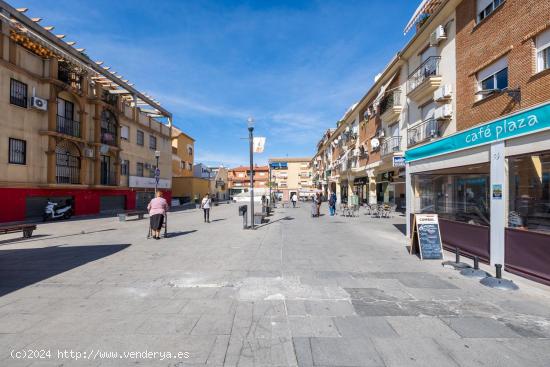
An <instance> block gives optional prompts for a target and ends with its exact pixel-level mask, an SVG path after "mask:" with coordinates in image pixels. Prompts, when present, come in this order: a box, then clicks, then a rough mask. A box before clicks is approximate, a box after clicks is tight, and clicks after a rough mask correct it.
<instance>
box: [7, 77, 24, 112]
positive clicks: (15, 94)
mask: <svg viewBox="0 0 550 367" xmlns="http://www.w3.org/2000/svg"><path fill="white" fill-rule="evenodd" d="M10 103H11V104H13V105H16V106H19V107H25V108H27V84H25V83H21V82H20V81H19V80H15V79H11V82H10Z"/></svg>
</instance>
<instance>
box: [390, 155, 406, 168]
mask: <svg viewBox="0 0 550 367" xmlns="http://www.w3.org/2000/svg"><path fill="white" fill-rule="evenodd" d="M393 166H394V167H405V166H406V164H405V157H403V156H395V157H393Z"/></svg>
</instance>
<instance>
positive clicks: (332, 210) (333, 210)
mask: <svg viewBox="0 0 550 367" xmlns="http://www.w3.org/2000/svg"><path fill="white" fill-rule="evenodd" d="M328 209H329V212H330V216H334V214H335V213H336V193H334V192H331V193H330V197H329V199H328Z"/></svg>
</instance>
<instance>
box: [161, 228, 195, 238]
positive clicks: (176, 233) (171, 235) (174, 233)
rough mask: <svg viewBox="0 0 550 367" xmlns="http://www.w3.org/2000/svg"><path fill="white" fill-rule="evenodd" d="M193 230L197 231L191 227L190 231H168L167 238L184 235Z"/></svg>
mask: <svg viewBox="0 0 550 367" xmlns="http://www.w3.org/2000/svg"><path fill="white" fill-rule="evenodd" d="M193 232H197V230H196V229H192V230H190V231H179V232H168V238H172V237H178V236H185V235H186V234H190V233H193Z"/></svg>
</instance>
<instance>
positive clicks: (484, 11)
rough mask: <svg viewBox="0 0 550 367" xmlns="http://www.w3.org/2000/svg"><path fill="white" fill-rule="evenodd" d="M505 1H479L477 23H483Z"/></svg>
mask: <svg viewBox="0 0 550 367" xmlns="http://www.w3.org/2000/svg"><path fill="white" fill-rule="evenodd" d="M502 3H504V0H477V21H478V22H481V21H482V20H483V19H485V18H487V17H488V16H489V15H490V14H491V13H493V12H494V11H495V10H496V9H497V8H498V7H499V6H500V5H502Z"/></svg>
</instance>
